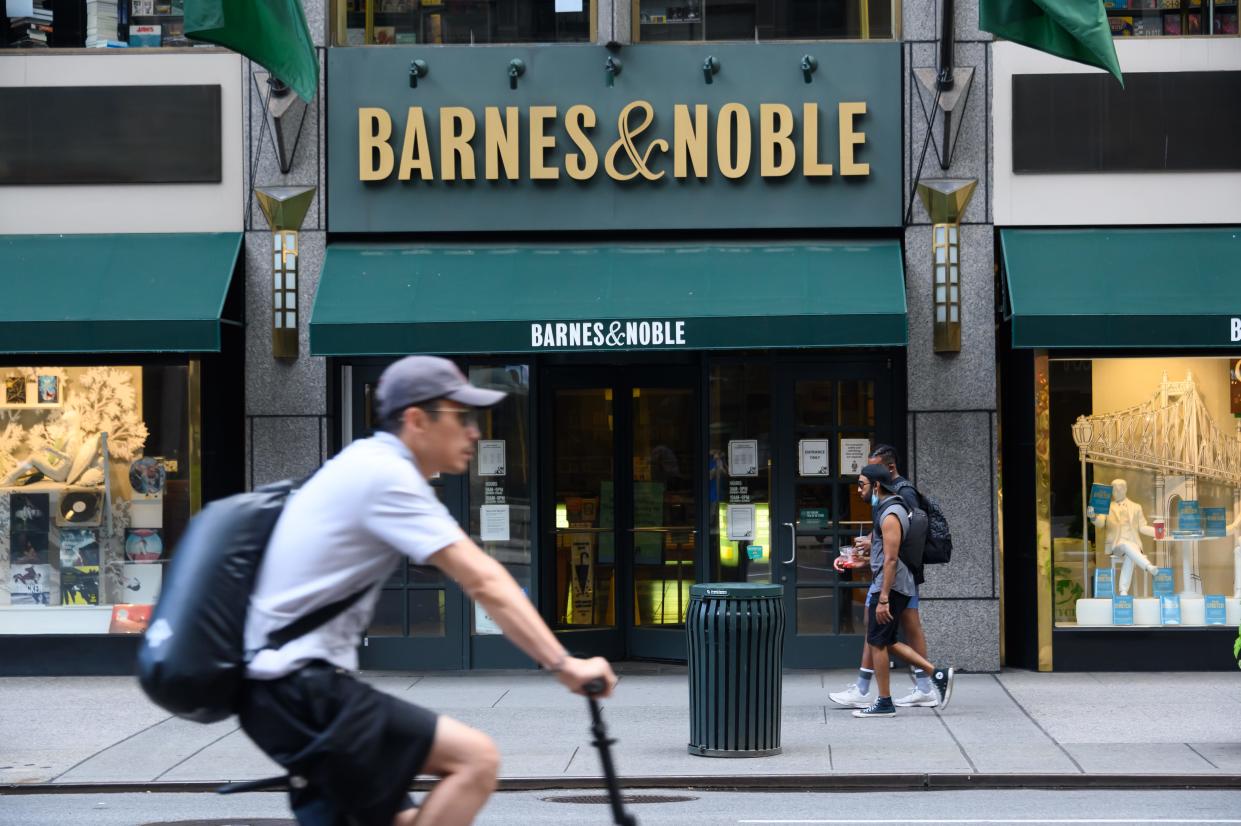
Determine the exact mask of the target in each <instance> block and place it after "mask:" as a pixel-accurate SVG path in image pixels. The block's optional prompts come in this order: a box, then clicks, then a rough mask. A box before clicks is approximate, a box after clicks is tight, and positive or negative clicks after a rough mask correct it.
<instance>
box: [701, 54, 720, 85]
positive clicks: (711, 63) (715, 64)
mask: <svg viewBox="0 0 1241 826" xmlns="http://www.w3.org/2000/svg"><path fill="white" fill-rule="evenodd" d="M719 73H720V61H719V58H717V57H716V56H715V55H709V56H708V57H707V59H706V60H704V61H703V62H702V79H703V80H705V81H706V82H707V83H708V84H711V83H714V82H715V76H716V75H717V74H719Z"/></svg>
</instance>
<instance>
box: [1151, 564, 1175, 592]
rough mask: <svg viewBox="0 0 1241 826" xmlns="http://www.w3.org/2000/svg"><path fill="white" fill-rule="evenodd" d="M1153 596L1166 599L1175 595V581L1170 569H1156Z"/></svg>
mask: <svg viewBox="0 0 1241 826" xmlns="http://www.w3.org/2000/svg"><path fill="white" fill-rule="evenodd" d="M1154 589H1155V596H1157V597H1166V596H1171V595H1172V594H1174V593H1176V579H1175V577H1174V576H1173V574H1172V569H1171V568H1156V569H1155V582H1154Z"/></svg>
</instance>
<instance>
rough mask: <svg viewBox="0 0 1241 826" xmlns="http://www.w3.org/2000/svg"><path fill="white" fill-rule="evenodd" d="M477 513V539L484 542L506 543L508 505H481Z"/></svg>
mask: <svg viewBox="0 0 1241 826" xmlns="http://www.w3.org/2000/svg"><path fill="white" fill-rule="evenodd" d="M478 513H479V518H478V526H479V527H478V535H479V538H481V539H482V540H483V541H484V542H507V541H508V538H509V537H508V505H483V506H482V507H480V508H479V509H478Z"/></svg>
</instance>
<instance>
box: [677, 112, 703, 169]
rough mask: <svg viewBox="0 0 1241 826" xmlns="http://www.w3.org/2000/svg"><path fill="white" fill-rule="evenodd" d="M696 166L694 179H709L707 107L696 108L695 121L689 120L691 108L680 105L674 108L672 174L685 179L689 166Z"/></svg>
mask: <svg viewBox="0 0 1241 826" xmlns="http://www.w3.org/2000/svg"><path fill="white" fill-rule="evenodd" d="M687 159H688V161H689V163H692V164H693V165H694V177H696V178H705V177H707V105H706V104H705V103H699V104H698V105H696V106H695V107H694V120H693V121H692V122H691V121H690V119H689V107H688V106H686V105H685V104H683V103H678V104H677V105H676V106H674V107H672V174H673V176H674V177H677V178H684V177H685V175H686V173H687V172H688V171H689V170H688V164H687V163H686V161H687Z"/></svg>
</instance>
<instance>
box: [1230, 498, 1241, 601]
mask: <svg viewBox="0 0 1241 826" xmlns="http://www.w3.org/2000/svg"><path fill="white" fill-rule="evenodd" d="M1239 528H1241V509H1238V511H1237V518H1236V519H1234V520H1233V521H1232V522H1230V523H1229V524H1228V528H1227V534H1228V536H1231V537H1232V538H1233V539H1232V598H1233V599H1241V530H1238V529H1239Z"/></svg>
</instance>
